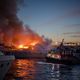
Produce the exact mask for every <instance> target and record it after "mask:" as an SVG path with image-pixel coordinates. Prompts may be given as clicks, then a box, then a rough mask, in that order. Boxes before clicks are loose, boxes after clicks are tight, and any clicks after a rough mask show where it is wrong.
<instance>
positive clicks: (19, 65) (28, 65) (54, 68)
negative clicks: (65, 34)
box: [4, 59, 80, 80]
mask: <svg viewBox="0 0 80 80" xmlns="http://www.w3.org/2000/svg"><path fill="white" fill-rule="evenodd" d="M4 80H80V65H63V64H52V63H47V62H45V61H40V60H35V59H16V60H15V61H14V62H13V63H12V65H11V67H10V69H9V71H8V73H7V74H6V76H5V79H4Z"/></svg>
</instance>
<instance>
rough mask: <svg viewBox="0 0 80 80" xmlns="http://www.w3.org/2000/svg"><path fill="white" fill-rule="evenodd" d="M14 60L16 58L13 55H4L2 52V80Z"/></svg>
mask: <svg viewBox="0 0 80 80" xmlns="http://www.w3.org/2000/svg"><path fill="white" fill-rule="evenodd" d="M14 59H15V57H14V56H13V55H4V54H3V53H2V52H0V80H3V79H4V77H5V75H6V73H7V72H8V70H9V68H10V65H11V63H12V61H13V60H14Z"/></svg>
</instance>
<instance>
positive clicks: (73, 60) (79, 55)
mask: <svg viewBox="0 0 80 80" xmlns="http://www.w3.org/2000/svg"><path fill="white" fill-rule="evenodd" d="M63 41H64V40H62V43H61V44H60V45H59V46H58V47H57V48H55V49H51V50H50V51H49V52H48V54H47V56H46V61H47V62H50V63H58V64H80V46H79V45H77V46H70V45H69V46H64V45H63Z"/></svg>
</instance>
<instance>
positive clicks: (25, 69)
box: [14, 59, 35, 79]
mask: <svg viewBox="0 0 80 80" xmlns="http://www.w3.org/2000/svg"><path fill="white" fill-rule="evenodd" d="M14 63H16V64H15V65H14V67H15V71H14V75H15V76H16V77H24V78H26V79H34V74H35V61H32V60H24V59H19V60H18V59H17V60H15V62H14Z"/></svg>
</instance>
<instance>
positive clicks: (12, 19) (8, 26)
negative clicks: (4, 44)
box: [0, 0, 22, 41]
mask: <svg viewBox="0 0 80 80" xmlns="http://www.w3.org/2000/svg"><path fill="white" fill-rule="evenodd" d="M20 1H21V0H0V36H1V37H3V38H2V39H3V41H5V40H7V37H8V38H10V36H12V35H14V33H15V34H16V33H17V32H21V31H22V22H21V21H20V20H19V19H18V17H17V11H18V4H19V3H20ZM4 35H5V36H4Z"/></svg>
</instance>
